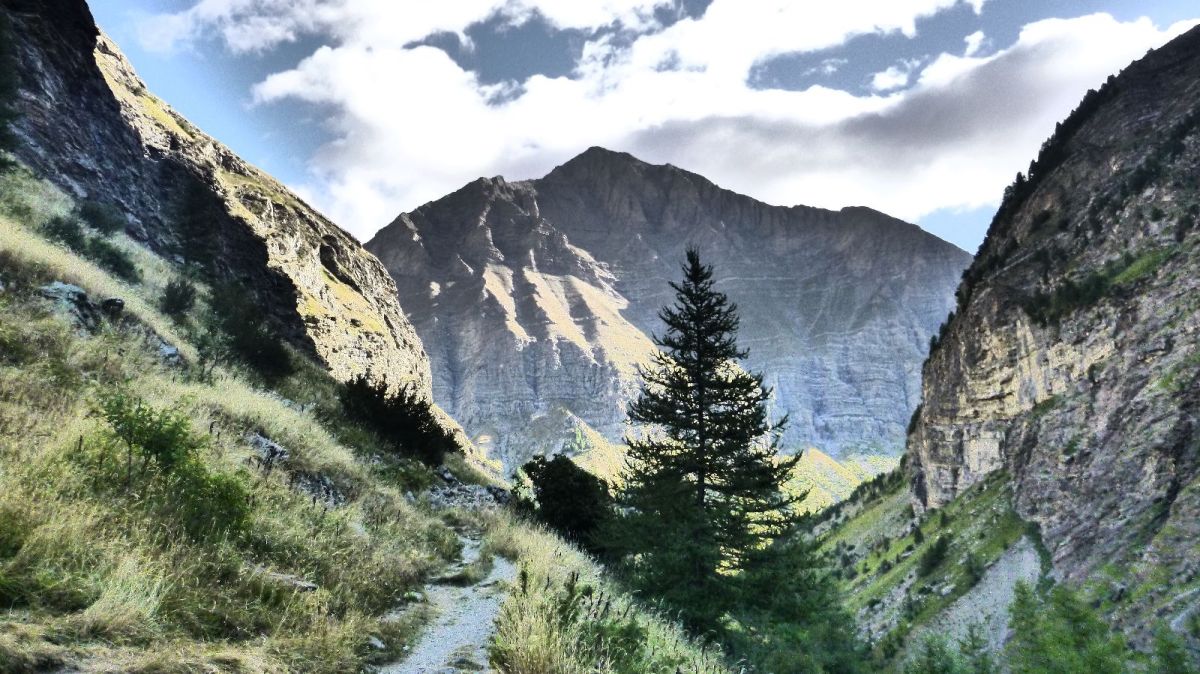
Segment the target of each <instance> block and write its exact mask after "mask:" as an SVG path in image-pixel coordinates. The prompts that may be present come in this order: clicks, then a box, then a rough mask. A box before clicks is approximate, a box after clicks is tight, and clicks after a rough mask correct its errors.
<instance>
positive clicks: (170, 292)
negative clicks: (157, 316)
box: [158, 278, 196, 318]
mask: <svg viewBox="0 0 1200 674" xmlns="http://www.w3.org/2000/svg"><path fill="white" fill-rule="evenodd" d="M158 306H159V308H161V309H162V311H163V313H164V314H167V315H168V316H173V317H175V318H180V317H182V316H183V315H185V314H187V312H189V311H191V310H192V308H193V307H194V306H196V286H195V285H194V284H193V283H192V282H191V281H189V280H187V279H184V278H177V279H172V280H171V281H169V282H168V283H167V285H166V287H165V288H163V293H162V297H160V298H159V301H158Z"/></svg>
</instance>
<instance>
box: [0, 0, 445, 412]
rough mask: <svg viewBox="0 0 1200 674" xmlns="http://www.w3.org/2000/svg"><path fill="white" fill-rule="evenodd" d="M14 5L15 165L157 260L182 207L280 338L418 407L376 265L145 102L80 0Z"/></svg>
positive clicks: (415, 348) (417, 362)
mask: <svg viewBox="0 0 1200 674" xmlns="http://www.w3.org/2000/svg"><path fill="white" fill-rule="evenodd" d="M11 4H12V3H9V5H11ZM17 5H19V9H14V7H12V6H7V5H6V9H7V10H8V11H7V12H6V13H7V14H8V15H9V17H10V18H11V21H12V24H13V25H12V29H11V31H10V34H11V35H12V37H13V41H14V44H13V45H12V53H13V54H14V56H15V57H17V59H18V61H19V62H18V63H17V69H16V71H17V72H19V73H21V78H20V80H21V82H20V86H21V90H20V92H19V94H18V95H16V96H14V97H13V102H14V106H15V108H16V109H15V112H16V113H17V114H16V119H15V121H14V122H13V125H12V126H13V132H14V133H15V135H16V136H17V137H19V138H20V139H21V141H22V142H21V143H19V144H17V147H16V148H15V149H14V152H15V153H16V154H17V156H18V158H19V159H20V160H21V161H22V162H24V163H25V164H26V165H27V166H29V167H30V168H31V169H32V170H33V171H34V173H35V174H37V175H39V176H42V177H45V178H46V179H48V180H51V181H53V182H54V183H56V184H57V185H58V186H60V187H62V188H63V189H64V191H66V192H68V193H72V194H80V195H83V194H86V195H88V197H89V198H91V199H94V200H96V201H100V202H105V203H113V204H121V205H122V207H123V209H124V213H123V215H124V216H126V217H127V218H129V223H130V225H129V228H128V229H129V232H130V233H131V234H132V235H133V236H134V237H135V238H137V239H139V240H142V241H145V242H146V243H147V244H148V245H149V246H150V247H152V248H154V249H156V250H172V249H174V248H175V246H176V245H177V243H178V241H177V240H176V235H175V234H174V230H173V227H172V225H171V223H170V222H169V221H168V219H169V218H168V216H167V214H169V213H172V212H175V211H176V210H177V209H178V208H179V199H180V196H181V195H183V194H191V195H192V197H189V198H193V197H194V199H193V200H194V201H195V202H196V203H194V204H192V205H193V206H195V207H197V208H200V209H203V210H204V212H205V213H206V215H207V216H210V217H209V218H208V223H207V224H208V226H209V232H210V233H211V236H212V238H213V244H214V245H216V246H219V247H220V248H221V249H222V250H223V251H226V252H227V254H225V255H224V256H223V258H222V260H221V265H220V266H221V268H222V269H223V270H226V273H227V277H228V278H229V279H230V280H235V281H237V282H238V283H239V284H240V285H242V286H243V287H246V288H250V289H253V290H254V292H255V293H256V295H257V296H256V297H255V300H256V301H257V303H258V306H259V307H261V309H262V317H263V319H264V320H265V321H267V322H269V323H270V324H271V325H272V326H273V327H274V328H275V329H276V331H277V332H278V333H279V334H280V335H281V336H282V337H284V338H285V339H286V340H288V341H289V342H291V343H292V344H293V345H294V346H296V347H297V348H298V349H300V350H301V351H303V352H305V353H309V354H311V355H312V356H313V357H315V358H316V359H318V360H319V361H320V362H322V363H323V364H324V365H325V366H326V367H328V369H329V370H330V372H331V373H332V374H333V375H334V376H335V377H336V378H338V379H340V380H343V381H344V380H348V379H350V378H351V377H353V376H356V375H359V374H363V373H365V372H371V373H373V374H374V375H375V376H378V377H386V378H387V379H388V381H390V382H392V383H393V384H396V385H400V384H411V385H414V386H416V388H417V390H419V391H421V392H422V393H424V394H425V395H429V393H430V372H429V361H428V358H427V357H426V355H425V352H424V349H423V347H422V345H421V342H420V339H419V338H418V337H417V335H416V333H415V332H414V330H413V328H412V326H411V324H410V323H409V321H408V319H407V318H406V317H405V313H404V311H403V310H402V309H401V307H400V304H399V302H398V300H397V292H396V285H395V283H394V282H393V281H392V279H391V278H390V277H389V275H388V273H387V271H386V270H385V269H384V268H383V266H382V265H381V264H380V263H379V261H378V260H376V259H375V258H374V257H373V256H372V255H370V254H368V253H367V252H366V251H364V250H363V248H362V246H361V245H360V244H359V243H358V242H357V241H355V239H354V238H353V237H351V236H350V235H349V234H347V233H346V232H344V231H342V230H341V229H339V228H338V227H337V226H336V225H334V224H333V223H332V222H330V221H329V220H327V219H326V218H325V217H323V216H322V215H321V214H320V213H318V212H317V211H315V210H314V209H312V208H311V207H310V206H308V205H307V204H306V203H304V201H303V200H301V199H300V198H299V197H297V196H296V195H295V194H293V193H292V192H291V191H290V190H288V189H287V188H286V187H284V186H283V185H282V184H281V183H279V182H278V181H276V180H275V179H273V178H271V177H270V176H268V175H266V174H265V173H263V172H262V171H259V170H258V169H256V168H254V167H253V166H250V165H249V164H247V163H246V162H245V161H243V160H242V159H241V158H240V157H238V156H237V155H235V154H233V152H231V151H230V150H229V149H228V148H227V147H225V146H224V145H222V144H220V143H218V142H217V141H216V140H214V139H213V138H211V137H209V136H207V135H205V134H204V133H203V132H202V131H200V130H199V129H197V128H196V127H195V126H194V125H192V124H191V123H189V122H188V121H187V120H186V119H184V118H183V117H182V116H181V115H179V114H178V113H176V112H175V111H174V110H172V109H171V108H170V107H169V106H167V105H166V104H165V103H163V102H162V101H161V100H159V99H157V98H155V97H154V96H153V95H152V94H151V93H150V92H148V91H147V89H146V85H145V83H144V82H142V80H141V79H140V78H139V77H138V76H137V74H136V72H134V70H133V67H132V65H131V64H130V63H129V61H128V60H127V59H126V58H125V56H124V55H123V54H122V53H121V51H120V50H119V49H118V48H117V46H116V45H115V44H114V43H113V42H112V40H110V39H109V38H108V37H107V36H106V35H103V34H101V33H100V31H99V30H98V28H97V27H96V24H95V21H94V20H93V18H92V15H91V12H90V11H89V9H88V6H87V3H86V2H85V0H53V1H47V2H29V1H25V0H20V1H18V2H17ZM80 139H86V142H80ZM189 187H194V188H195V190H193V191H192V192H189ZM186 257H187V256H186V254H185V255H184V256H183V257H179V258H177V261H178V262H179V263H183V262H184V258H186Z"/></svg>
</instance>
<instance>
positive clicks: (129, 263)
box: [82, 237, 142, 283]
mask: <svg viewBox="0 0 1200 674" xmlns="http://www.w3.org/2000/svg"><path fill="white" fill-rule="evenodd" d="M82 252H83V254H84V256H86V257H88V258H90V259H91V260H92V261H94V262H95V263H96V264H98V265H100V266H101V267H104V268H105V269H107V270H108V271H110V272H112V273H113V274H116V275H117V276H119V277H121V278H123V279H125V280H126V281H129V282H131V283H138V282H140V281H141V280H142V273H141V272H140V271H138V268H137V265H136V264H134V263H133V258H132V257H130V256H129V253H127V252H125V250H124V249H122V248H120V247H118V246H116V245H115V244H113V243H112V242H111V241H108V240H107V239H101V238H96V237H93V238H91V239H89V240H88V242H87V246H86V248H85V249H84V250H83V251H82Z"/></svg>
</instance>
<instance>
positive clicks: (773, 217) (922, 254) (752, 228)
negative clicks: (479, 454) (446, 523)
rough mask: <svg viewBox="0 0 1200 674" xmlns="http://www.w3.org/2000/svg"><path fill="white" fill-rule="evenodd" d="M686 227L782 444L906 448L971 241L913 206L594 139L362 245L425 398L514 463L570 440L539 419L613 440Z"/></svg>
mask: <svg viewBox="0 0 1200 674" xmlns="http://www.w3.org/2000/svg"><path fill="white" fill-rule="evenodd" d="M689 244H690V245H695V246H698V247H699V248H700V249H701V253H702V255H703V256H704V257H705V259H706V261H707V262H709V263H711V264H713V265H714V266H715V267H716V271H717V278H718V284H719V286H720V287H721V289H722V290H724V291H726V292H727V293H729V294H730V295H731V296H732V298H733V299H734V300H735V301H736V302H738V303H739V305H740V306H741V307H742V313H743V331H742V339H743V342H744V345H745V346H747V347H748V348H749V349H750V354H751V356H750V361H749V363H748V365H749V366H750V367H752V368H753V369H757V370H762V371H764V372H766V373H767V376H768V382H769V383H770V384H771V385H772V386H774V387H775V388H776V396H777V397H776V406H777V411H778V413H779V414H783V413H785V412H786V413H791V417H792V420H793V425H792V430H791V431H790V432H789V435H788V437H787V441H788V442H789V443H791V446H792V447H793V448H795V449H799V448H801V447H805V446H810V445H815V446H818V447H821V448H822V449H824V450H827V451H828V452H830V453H831V454H834V455H838V456H843V455H846V454H848V453H855V452H885V453H892V454H895V453H897V452H898V451H899V449H900V447H901V445H902V442H903V440H902V438H903V430H904V427H905V425H906V423H907V420H908V415H909V412H910V411H911V409H912V407H914V406H915V405H916V393H917V391H918V381H917V377H918V373H919V369H920V362H921V360H922V358H923V357H924V354H925V350H926V348H927V346H928V341H929V335H930V334H931V333H932V332H933V331H934V330H935V329H936V327H937V325H938V324H940V323H941V321H942V320H943V319H944V317H945V315H946V313H947V312H948V311H949V309H950V308H951V306H952V304H953V298H952V289H953V287H954V285H955V283H956V282H957V280H958V277H959V273H960V272H961V270H962V268H963V267H964V266H965V265H966V264H967V262H968V261H969V260H970V256H969V255H967V254H966V253H964V252H963V251H961V250H958V249H957V248H955V247H954V246H951V245H950V244H947V243H945V242H943V241H941V240H939V239H937V238H936V237H933V236H931V235H929V234H927V233H925V232H923V231H921V230H920V229H918V228H917V227H916V226H914V225H909V224H907V223H900V221H897V220H895V219H893V218H890V217H888V216H885V215H883V214H880V213H877V212H875V211H872V210H870V209H865V208H851V209H846V210H844V211H840V212H838V211H828V210H823V209H816V208H808V207H791V208H783V207H776V206H769V205H767V204H763V203H761V202H758V201H755V200H754V199H751V198H749V197H745V196H742V195H739V194H736V193H734V192H730V191H727V190H723V189H721V188H719V187H717V186H716V185H714V184H713V183H712V182H711V181H708V180H707V179H705V178H703V177H701V176H698V175H696V174H693V173H689V172H687V171H684V170H682V169H679V168H676V167H673V166H669V165H667V166H657V165H652V164H648V163H646V162H643V161H641V160H639V159H637V158H635V157H633V156H632V155H629V154H625V153H620V152H612V151H610V150H606V149H603V148H599V147H594V148H591V149H589V150H587V151H585V152H583V153H582V154H580V155H579V156H577V157H575V158H574V159H572V160H570V161H568V162H566V163H565V164H563V165H562V166H559V167H557V168H555V169H554V170H553V171H551V172H550V173H549V174H548V175H547V176H546V177H544V178H541V179H538V180H530V181H522V182H513V183H509V182H506V181H503V180H502V179H487V180H478V181H475V182H472V183H470V184H468V185H467V186H465V187H463V188H462V189H460V190H458V191H456V192H454V193H452V194H450V195H448V196H446V197H444V198H443V199H439V200H437V201H434V202H431V203H429V204H426V205H424V206H422V207H421V208H419V209H417V210H416V211H413V212H412V213H408V214H404V215H402V216H400V217H399V218H398V219H397V220H396V221H395V222H393V223H392V225H390V226H389V227H387V228H384V229H383V230H381V231H380V232H379V234H378V235H377V236H376V237H375V238H374V239H373V240H372V241H370V242H369V243H368V244H367V248H368V250H371V251H372V252H374V253H375V254H376V255H378V256H379V258H380V259H381V260H382V261H383V262H384V264H385V265H386V266H387V268H388V269H389V271H390V272H391V274H392V276H393V278H395V279H396V282H397V285H398V287H399V288H400V292H401V296H402V297H403V298H404V302H405V307H406V308H407V309H408V310H409V312H410V316H411V318H412V320H413V322H414V325H416V326H417V330H418V332H419V333H421V335H422V339H423V340H424V342H425V344H426V346H427V348H428V349H429V351H430V354H431V357H432V360H433V372H434V390H435V399H438V400H440V401H443V403H444V404H445V405H446V406H447V407H448V408H449V409H450V410H452V412H453V414H454V415H455V417H456V418H458V419H459V420H460V421H462V422H463V423H464V425H465V426H466V427H467V429H468V431H469V432H471V433H472V434H473V435H475V436H476V437H477V438H483V439H484V444H485V445H486V444H488V443H491V444H492V446H493V449H494V450H495V451H496V453H497V454H498V455H499V456H501V457H502V458H503V459H504V460H505V461H506V462H507V463H508V466H509V468H510V469H511V468H514V467H515V466H516V465H518V463H519V462H520V461H522V460H523V459H524V458H528V456H529V455H530V454H533V453H546V452H552V451H557V450H559V449H560V448H561V447H562V445H563V443H564V441H566V440H568V439H569V436H563V435H562V429H561V424H551V423H549V422H547V424H546V428H541V427H539V424H538V420H541V419H562V418H568V419H576V420H579V422H580V423H582V424H584V425H586V426H588V427H590V428H594V429H596V430H598V431H600V433H601V434H602V435H603V436H605V437H606V438H607V439H608V440H610V441H619V440H620V439H621V437H622V435H623V433H624V426H623V423H622V422H623V419H624V415H625V405H626V403H627V402H628V401H629V400H630V398H631V396H632V395H633V394H634V393H636V390H637V386H638V382H637V376H636V372H637V365H638V364H640V363H643V362H645V361H646V359H647V358H648V357H649V355H650V354H651V353H652V352H653V344H652V343H651V340H650V337H649V336H650V335H652V334H654V332H656V331H658V330H659V329H660V325H659V322H658V317H657V314H658V310H659V309H660V308H661V307H662V306H663V305H664V304H665V303H667V302H668V301H670V288H669V286H668V285H667V281H668V280H673V279H675V278H676V276H677V274H678V265H679V263H680V261H681V260H682V258H683V253H684V249H685V247H686V246H687V245H689ZM834 307H837V309H836V310H834ZM866 353H874V354H875V356H874V357H865V356H864V354H866ZM881 353H882V354H885V355H883V356H880V354H881Z"/></svg>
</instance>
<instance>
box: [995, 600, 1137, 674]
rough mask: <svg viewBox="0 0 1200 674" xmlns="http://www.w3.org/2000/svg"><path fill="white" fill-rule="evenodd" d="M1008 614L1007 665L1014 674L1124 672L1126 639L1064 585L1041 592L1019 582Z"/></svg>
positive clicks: (1126, 651)
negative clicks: (1042, 594) (1010, 635)
mask: <svg viewBox="0 0 1200 674" xmlns="http://www.w3.org/2000/svg"><path fill="white" fill-rule="evenodd" d="M1009 613H1010V622H1009V626H1010V627H1011V628H1012V631H1013V635H1012V639H1011V640H1010V641H1009V644H1008V656H1009V661H1008V664H1009V667H1010V668H1011V671H1013V672H1014V674H1052V673H1054V674H1057V673H1060V672H1088V673H1089V674H1121V673H1122V672H1127V671H1129V662H1128V661H1127V656H1128V649H1127V648H1126V646H1125V640H1124V639H1122V638H1121V636H1120V635H1119V634H1116V633H1114V632H1112V631H1111V630H1110V629H1109V628H1108V626H1107V625H1105V624H1104V623H1103V622H1102V621H1101V620H1100V618H1099V617H1098V616H1097V615H1096V612H1095V611H1094V610H1093V609H1091V608H1090V607H1089V606H1088V605H1087V604H1086V603H1084V602H1083V601H1082V600H1081V599H1080V598H1079V597H1078V596H1076V595H1075V593H1073V592H1071V591H1070V590H1068V589H1066V588H1063V587H1056V588H1054V589H1052V590H1051V591H1050V592H1049V596H1046V597H1041V596H1039V595H1038V594H1037V592H1036V591H1034V590H1033V589H1032V588H1030V587H1029V586H1028V585H1026V584H1024V583H1021V584H1019V585H1018V586H1017V593H1016V599H1015V600H1014V601H1013V604H1012V607H1011V608H1010V609H1009Z"/></svg>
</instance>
